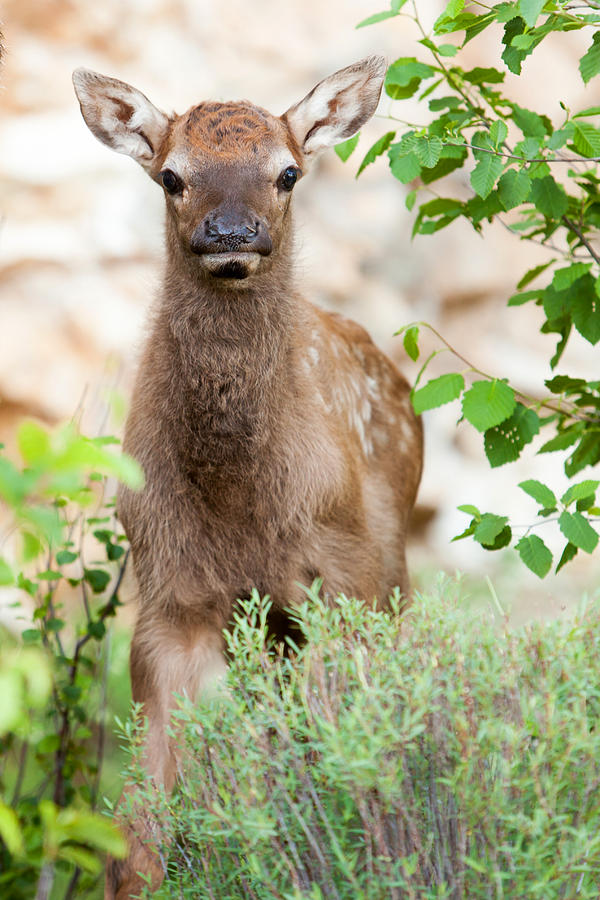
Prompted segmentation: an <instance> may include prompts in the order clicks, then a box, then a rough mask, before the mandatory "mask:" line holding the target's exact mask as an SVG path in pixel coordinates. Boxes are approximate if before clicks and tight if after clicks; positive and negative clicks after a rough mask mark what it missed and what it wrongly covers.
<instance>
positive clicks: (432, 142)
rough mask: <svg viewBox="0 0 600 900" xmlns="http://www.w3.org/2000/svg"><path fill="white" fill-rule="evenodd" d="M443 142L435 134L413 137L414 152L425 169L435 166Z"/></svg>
mask: <svg viewBox="0 0 600 900" xmlns="http://www.w3.org/2000/svg"><path fill="white" fill-rule="evenodd" d="M442 148H443V144H442V141H441V138H439V137H437V135H435V134H434V135H421V136H419V137H417V138H415V142H414V152H415V153H416V155H417V158H418V160H419V162H420V163H421V165H423V166H425V168H426V169H431V168H433V166H435V165H436V164H437V162H438V160H439V158H440V156H441V153H442Z"/></svg>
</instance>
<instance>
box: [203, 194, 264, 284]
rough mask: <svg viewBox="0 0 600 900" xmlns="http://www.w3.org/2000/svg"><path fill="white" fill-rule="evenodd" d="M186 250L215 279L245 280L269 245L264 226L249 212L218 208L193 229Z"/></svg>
mask: <svg viewBox="0 0 600 900" xmlns="http://www.w3.org/2000/svg"><path fill="white" fill-rule="evenodd" d="M190 249H191V251H192V253H195V254H197V255H198V256H199V257H200V261H201V264H202V266H203V267H204V268H205V269H206V270H207V271H208V272H209V273H210V274H211V275H213V276H214V277H215V278H247V277H248V276H249V275H252V274H253V273H254V272H255V271H256V270H257V268H258V265H259V263H260V258H261V256H268V255H269V254H270V253H271V250H272V249H273V243H272V241H271V236H270V234H269V230H268V228H267V226H266V224H265V223H264V222H263V221H262V219H260V218H259V217H258V216H256V215H255V214H254V213H252V212H251V211H250V210H246V209H243V210H241V209H236V208H235V207H219V208H218V209H216V210H213V211H212V212H211V213H209V214H208V215H207V216H206V217H205V218H204V220H203V221H202V222H201V223H200V224H199V225H197V226H196V228H195V229H194V231H193V234H192V237H191V240H190Z"/></svg>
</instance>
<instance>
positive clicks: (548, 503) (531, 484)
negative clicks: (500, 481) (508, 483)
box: [519, 478, 558, 509]
mask: <svg viewBox="0 0 600 900" xmlns="http://www.w3.org/2000/svg"><path fill="white" fill-rule="evenodd" d="M519 487H520V488H521V490H522V491H525V493H526V494H529V496H530V497H533V499H534V500H535V502H536V503H539V504H540V506H542V507H543V508H544V509H554V508H555V507H556V504H557V502H558V501H557V499H556V497H555V495H554V491H551V490H550V488H549V487H548V486H547V485H545V484H544V483H543V482H542V481H537V480H536V479H535V478H529V479H528V480H527V481H521V482H519Z"/></svg>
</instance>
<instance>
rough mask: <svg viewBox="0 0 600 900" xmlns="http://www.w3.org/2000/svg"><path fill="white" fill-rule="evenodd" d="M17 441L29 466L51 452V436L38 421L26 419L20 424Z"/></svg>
mask: <svg viewBox="0 0 600 900" xmlns="http://www.w3.org/2000/svg"><path fill="white" fill-rule="evenodd" d="M17 443H18V445H19V452H20V454H21V456H22V457H23V459H24V460H25V462H26V463H27V465H28V466H32V465H35V464H36V463H38V462H40V460H43V459H44V458H45V457H47V456H48V455H49V453H50V452H51V446H50V436H49V435H48V432H47V431H45V429H44V428H42V427H41V425H38V424H37V422H30V421H26V422H23V423H22V424H21V425H20V426H19V430H18V433H17Z"/></svg>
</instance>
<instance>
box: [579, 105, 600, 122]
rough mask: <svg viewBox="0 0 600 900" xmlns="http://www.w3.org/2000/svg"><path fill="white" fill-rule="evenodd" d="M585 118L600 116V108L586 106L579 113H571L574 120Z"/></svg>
mask: <svg viewBox="0 0 600 900" xmlns="http://www.w3.org/2000/svg"><path fill="white" fill-rule="evenodd" d="M587 116H600V106H588V107H586V109H582V110H580V112H576V113H573V118H574V119H583V118H585V117H587Z"/></svg>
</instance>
